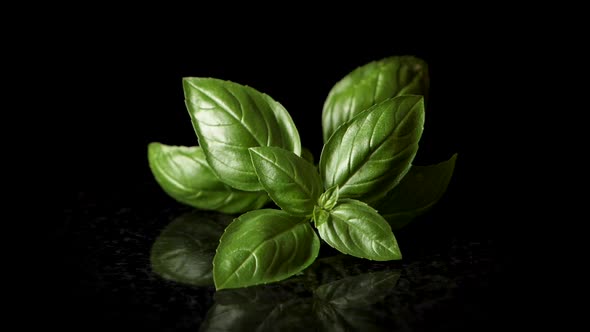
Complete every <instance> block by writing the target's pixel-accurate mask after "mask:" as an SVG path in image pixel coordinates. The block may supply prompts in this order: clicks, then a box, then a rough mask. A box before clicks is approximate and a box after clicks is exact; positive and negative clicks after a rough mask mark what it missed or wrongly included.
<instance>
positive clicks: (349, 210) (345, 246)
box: [318, 199, 402, 261]
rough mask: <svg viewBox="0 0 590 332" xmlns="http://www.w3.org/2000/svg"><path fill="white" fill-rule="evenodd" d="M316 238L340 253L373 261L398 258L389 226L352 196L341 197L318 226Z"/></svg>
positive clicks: (395, 243) (397, 250) (394, 240)
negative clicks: (348, 197)
mask: <svg viewBox="0 0 590 332" xmlns="http://www.w3.org/2000/svg"><path fill="white" fill-rule="evenodd" d="M318 231H319V233H320V237H321V238H322V239H324V241H326V242H327V243H328V244H329V245H330V246H332V247H333V248H335V249H337V250H339V251H340V252H342V253H344V254H348V255H352V256H355V257H359V258H367V259H371V260H376V261H389V260H396V259H401V258H402V255H401V252H400V250H399V248H398V245H397V241H396V239H395V236H394V235H393V233H392V232H391V227H390V226H389V224H388V223H387V221H385V219H383V217H381V216H380V215H379V214H378V213H377V211H375V210H374V209H373V208H371V207H370V206H368V205H366V204H364V203H362V202H359V201H356V200H352V199H344V200H341V201H340V202H339V203H338V205H336V206H335V207H334V209H333V210H332V211H331V212H330V218H328V220H327V221H326V222H324V223H323V224H321V225H318Z"/></svg>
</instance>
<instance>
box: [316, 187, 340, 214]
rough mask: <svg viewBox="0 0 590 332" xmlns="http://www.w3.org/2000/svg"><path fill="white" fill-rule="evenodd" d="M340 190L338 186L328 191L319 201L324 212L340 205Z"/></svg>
mask: <svg viewBox="0 0 590 332" xmlns="http://www.w3.org/2000/svg"><path fill="white" fill-rule="evenodd" d="M339 190H340V188H338V185H335V186H333V187H332V188H330V189H328V190H326V192H325V193H323V194H322V195H321V196H320V198H319V199H318V205H319V206H320V207H321V208H322V209H324V210H328V211H330V210H332V209H333V208H334V206H335V205H336V203H338V197H339V195H338V192H339Z"/></svg>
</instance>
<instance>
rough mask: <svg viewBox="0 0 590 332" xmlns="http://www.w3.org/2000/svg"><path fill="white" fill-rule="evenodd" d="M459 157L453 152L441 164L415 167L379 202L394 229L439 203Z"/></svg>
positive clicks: (380, 208) (378, 206)
mask: <svg viewBox="0 0 590 332" xmlns="http://www.w3.org/2000/svg"><path fill="white" fill-rule="evenodd" d="M456 160H457V154H454V155H453V156H452V157H451V158H450V159H449V160H447V161H443V162H442V163H439V164H435V165H429V166H412V168H411V169H410V171H409V172H408V174H406V176H405V177H404V178H403V179H402V180H401V182H400V183H399V185H397V186H396V187H395V188H393V190H392V191H390V192H389V193H387V195H386V196H385V197H384V198H383V199H382V200H381V201H380V202H379V203H378V204H377V205H376V209H377V210H378V211H379V213H380V214H381V215H382V216H383V217H384V218H385V220H387V221H388V222H389V224H390V225H391V228H392V229H394V230H396V229H400V228H402V227H403V226H405V225H406V224H408V223H409V222H410V221H412V220H413V219H414V218H415V217H417V216H419V215H422V214H424V213H425V212H427V211H428V210H429V209H430V208H432V207H433V206H434V205H435V204H436V202H438V200H439V199H440V198H441V197H442V196H443V194H444V193H445V191H446V190H447V187H448V186H449V182H451V178H452V176H453V171H454V169H455V161H456Z"/></svg>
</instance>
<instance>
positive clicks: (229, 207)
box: [148, 142, 269, 214]
mask: <svg viewBox="0 0 590 332" xmlns="http://www.w3.org/2000/svg"><path fill="white" fill-rule="evenodd" d="M148 161H149V165H150V169H151V170H152V174H153V175H154V178H155V179H156V181H157V182H158V184H159V185H160V187H162V189H163V190H164V192H166V193H167V194H168V195H170V197H172V198H174V199H175V200H176V201H178V202H180V203H183V204H186V205H189V206H192V207H195V208H198V209H202V210H214V211H219V212H223V213H231V214H233V213H242V212H246V211H250V210H256V209H259V208H261V207H263V206H264V205H265V204H266V203H267V202H269V197H268V195H267V194H266V193H265V192H264V191H258V192H247V191H241V190H238V189H234V188H232V187H230V186H228V185H226V184H225V183H223V182H222V181H221V180H219V179H218V178H217V176H215V174H214V173H213V171H212V170H211V167H209V164H208V163H207V161H206V160H205V154H204V152H203V149H201V148H200V147H185V146H170V145H165V144H161V143H157V142H154V143H150V144H149V146H148Z"/></svg>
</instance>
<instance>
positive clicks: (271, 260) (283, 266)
mask: <svg viewBox="0 0 590 332" xmlns="http://www.w3.org/2000/svg"><path fill="white" fill-rule="evenodd" d="M319 250H320V242H319V239H318V237H317V236H316V234H315V232H314V231H313V229H312V228H311V225H310V224H309V223H308V222H307V219H306V218H304V217H295V216H292V215H289V214H288V213H287V212H284V211H279V210H271V209H264V210H256V211H251V212H248V213H246V214H243V215H242V216H240V217H239V218H237V219H236V220H234V221H233V222H232V223H231V224H230V225H229V227H228V228H227V229H226V230H225V232H224V233H223V236H222V237H221V240H220V242H219V247H218V248H217V253H216V254H215V258H214V259H213V278H214V281H215V287H216V288H217V289H218V290H219V289H226V288H238V287H247V286H253V285H258V284H264V283H269V282H274V281H279V280H283V279H286V278H288V277H290V276H292V275H294V274H296V273H298V272H300V271H302V270H304V269H305V268H306V267H308V266H309V265H310V264H311V263H313V261H314V260H315V259H316V257H317V255H318V253H319Z"/></svg>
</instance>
